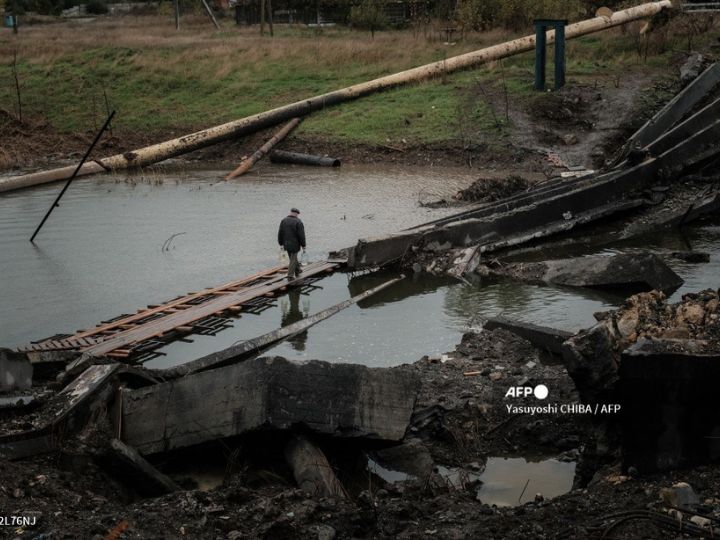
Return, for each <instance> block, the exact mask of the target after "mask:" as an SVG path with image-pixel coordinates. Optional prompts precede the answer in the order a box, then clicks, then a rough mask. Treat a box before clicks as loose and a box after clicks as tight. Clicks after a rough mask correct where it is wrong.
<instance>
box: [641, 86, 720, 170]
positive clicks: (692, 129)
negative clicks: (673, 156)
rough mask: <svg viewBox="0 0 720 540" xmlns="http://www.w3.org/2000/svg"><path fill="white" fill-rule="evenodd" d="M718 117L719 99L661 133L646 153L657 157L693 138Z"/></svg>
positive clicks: (719, 112)
mask: <svg viewBox="0 0 720 540" xmlns="http://www.w3.org/2000/svg"><path fill="white" fill-rule="evenodd" d="M719 115H720V99H716V100H715V101H713V102H712V103H710V104H709V105H706V106H705V107H703V108H702V109H700V110H699V111H698V112H696V113H695V114H693V115H692V116H690V117H689V118H688V119H686V120H684V121H683V122H681V123H680V124H678V125H677V126H675V127H674V128H673V129H671V130H670V131H667V132H666V133H663V134H662V135H661V136H660V137H658V138H657V139H656V140H654V141H652V142H651V143H650V144H649V145H648V147H647V151H648V152H650V155H652V156H659V155H660V154H662V153H664V152H666V151H668V150H670V149H671V148H672V147H674V146H677V145H678V144H680V143H681V142H683V141H684V140H685V139H687V138H688V137H691V136H693V135H694V134H695V133H697V132H698V131H701V130H702V129H705V128H706V127H708V126H709V125H710V124H711V123H713V122H714V121H715V120H716V119H717V118H718V116H719Z"/></svg>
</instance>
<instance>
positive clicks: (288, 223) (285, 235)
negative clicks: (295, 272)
mask: <svg viewBox="0 0 720 540" xmlns="http://www.w3.org/2000/svg"><path fill="white" fill-rule="evenodd" d="M278 244H280V245H281V246H283V247H284V248H285V251H287V252H288V253H297V252H298V251H300V248H301V247H302V248H304V247H305V227H304V225H303V222H302V221H300V218H297V217H295V216H287V217H286V218H284V219H283V220H282V221H281V222H280V228H279V229H278Z"/></svg>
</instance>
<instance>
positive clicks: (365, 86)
mask: <svg viewBox="0 0 720 540" xmlns="http://www.w3.org/2000/svg"><path fill="white" fill-rule="evenodd" d="M671 7H672V2H671V1H670V0H661V1H659V2H648V3H646V4H641V5H639V6H635V7H632V8H629V9H624V10H622V11H618V12H616V13H613V14H612V16H610V17H602V16H601V17H595V18H593V19H587V20H584V21H580V22H577V23H574V24H571V25H568V26H567V27H566V28H565V37H566V38H567V39H572V38H576V37H579V36H584V35H586V34H591V33H594V32H599V31H601V30H605V29H607V28H613V27H615V26H620V25H623V24H626V23H629V22H632V21H636V20H638V19H644V18H647V17H652V16H654V15H656V14H657V13H659V12H661V11H662V10H663V9H669V8H671ZM554 41H555V31H554V30H550V31H549V32H548V33H547V42H548V43H553V42H554ZM534 48H535V35H531V36H525V37H522V38H518V39H514V40H512V41H507V42H505V43H501V44H499V45H493V46H492V47H487V48H485V49H480V50H478V51H473V52H469V53H466V54H461V55H459V56H453V57H452V58H447V59H445V60H440V61H438V62H433V63H432V64H426V65H424V66H420V67H416V68H412V69H409V70H406V71H401V72H399V73H395V74H393V75H387V76H385V77H380V78H378V79H374V80H372V81H367V82H364V83H360V84H355V85H353V86H349V87H347V88H343V89H341V90H335V91H333V92H329V93H327V94H322V95H319V96H315V97H311V98H308V99H304V100H301V101H296V102H295V103H291V104H289V105H284V106H282V107H278V108H276V109H272V110H270V111H265V112H262V113H258V114H254V115H252V116H247V117H245V118H242V119H240V120H234V121H232V122H228V123H226V124H222V125H220V126H215V127H211V128H208V129H204V130H202V131H198V132H195V133H191V134H190V135H185V136H183V137H179V138H177V139H172V140H170V141H165V142H162V143H158V144H154V145H151V146H147V147H145V148H140V149H139V150H134V151H132V152H126V153H123V154H116V155H114V156H110V157H106V158H103V159H99V160H97V161H96V163H88V164H86V165H85V167H83V168H82V169H81V170H80V171H79V173H78V176H81V175H86V174H94V173H97V172H99V170H100V169H102V170H107V171H112V170H117V169H126V168H130V167H140V166H145V165H150V164H153V163H158V162H160V161H163V160H165V159H168V158H171V157H175V156H179V155H181V154H185V153H187V152H192V151H194V150H198V149H200V148H204V147H206V146H210V145H212V144H216V143H218V142H222V141H225V140H228V139H231V138H234V137H240V136H243V135H248V134H251V133H255V132H256V131H260V130H262V129H265V128H268V127H271V126H274V125H276V124H279V123H281V122H286V121H288V120H290V119H291V118H294V117H302V116H306V115H308V114H310V113H312V112H315V111H318V110H321V109H324V108H325V107H330V106H332V105H338V104H340V103H345V102H347V101H351V100H354V99H358V98H360V97H363V96H367V95H369V94H373V93H375V92H379V91H382V90H388V89H390V88H395V87H397V86H401V85H404V84H408V83H411V82H418V81H423V80H426V79H430V78H432V77H436V76H438V75H442V74H446V73H452V72H455V71H459V70H463V69H467V68H471V67H474V66H478V65H480V64H484V63H486V62H490V61H493V60H499V59H501V58H506V57H508V56H512V55H515V54H519V53H523V52H528V51H531V50H533V49H534ZM98 165H99V166H100V167H98ZM68 169H73V168H72V167H63V168H60V169H54V170H50V171H44V172H39V173H32V174H27V175H22V176H16V177H11V178H7V179H3V180H1V181H0V192H2V191H10V190H13V189H19V188H23V187H29V186H33V185H37V184H43V183H47V182H53V181H57V180H64V179H66V178H67V177H68V176H69V175H70V174H71V172H72V170H71V171H69V172H68Z"/></svg>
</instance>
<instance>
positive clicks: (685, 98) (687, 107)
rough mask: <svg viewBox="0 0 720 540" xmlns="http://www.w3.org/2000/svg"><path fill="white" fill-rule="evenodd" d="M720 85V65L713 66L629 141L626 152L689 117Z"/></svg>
mask: <svg viewBox="0 0 720 540" xmlns="http://www.w3.org/2000/svg"><path fill="white" fill-rule="evenodd" d="M718 83H720V64H712V65H711V66H710V67H708V68H707V69H706V70H705V71H703V72H702V73H701V74H700V76H699V77H698V78H696V79H695V80H694V81H692V82H691V83H690V84H689V85H687V86H686V87H685V89H683V90H682V91H681V92H680V93H678V94H677V95H676V96H675V97H674V98H673V99H671V100H670V101H669V102H668V103H667V104H666V105H665V106H664V107H663V108H662V109H660V110H659V111H658V112H657V113H656V114H655V115H654V116H653V117H652V118H651V119H650V120H648V121H647V122H646V123H645V124H644V125H643V126H642V127H641V128H640V129H639V130H637V131H636V132H635V133H634V134H633V135H632V136H631V137H630V138H629V139H628V141H627V144H626V146H625V148H626V152H627V151H629V150H630V149H632V148H635V147H636V146H640V147H645V146H647V145H648V144H650V143H651V142H652V141H654V140H655V139H657V138H659V137H660V136H661V135H662V134H663V133H665V132H666V131H668V130H669V129H670V128H672V126H674V125H675V124H676V123H678V122H679V121H680V120H681V119H682V118H683V117H684V116H685V115H687V114H688V113H689V112H690V111H691V110H692V109H693V108H694V107H695V106H696V105H697V104H698V103H700V101H701V100H702V99H703V98H704V97H705V96H706V95H707V94H708V93H709V92H710V91H711V90H712V89H713V88H715V87H716V86H717V85H718Z"/></svg>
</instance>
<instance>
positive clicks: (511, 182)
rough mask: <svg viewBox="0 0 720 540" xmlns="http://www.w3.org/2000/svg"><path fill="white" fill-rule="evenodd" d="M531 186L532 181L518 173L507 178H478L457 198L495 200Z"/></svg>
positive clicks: (473, 200)
mask: <svg viewBox="0 0 720 540" xmlns="http://www.w3.org/2000/svg"><path fill="white" fill-rule="evenodd" d="M529 187H530V182H529V181H528V180H526V179H525V178H523V177H522V176H517V175H510V176H508V177H506V178H478V179H477V180H475V182H473V183H472V185H471V186H470V187H468V188H466V189H463V190H462V191H459V192H458V194H457V195H456V196H455V198H456V199H457V200H459V201H468V202H478V201H487V202H493V201H498V200H500V199H504V198H506V197H511V196H512V195H515V194H516V193H519V192H521V191H526V190H527V189H528V188H529Z"/></svg>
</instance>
